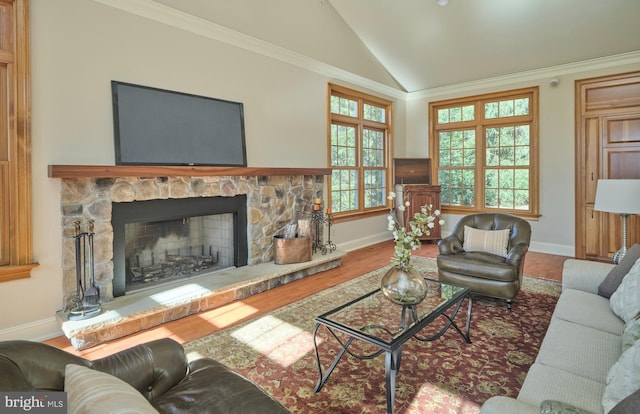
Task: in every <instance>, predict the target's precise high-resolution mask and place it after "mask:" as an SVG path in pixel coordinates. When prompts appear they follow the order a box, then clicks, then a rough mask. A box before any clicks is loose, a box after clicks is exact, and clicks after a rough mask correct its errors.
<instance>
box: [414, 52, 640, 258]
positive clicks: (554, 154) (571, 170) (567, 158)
mask: <svg viewBox="0 0 640 414" xmlns="http://www.w3.org/2000/svg"><path fill="white" fill-rule="evenodd" d="M629 62H632V63H629ZM635 70H640V63H639V58H638V55H637V54H634V55H624V56H622V55H621V56H619V57H614V58H607V59H599V60H593V61H590V62H582V63H580V64H574V65H566V66H560V67H554V68H548V69H544V70H539V71H534V72H527V73H520V74H515V75H511V76H507V77H503V78H495V79H487V80H484V81H481V82H472V83H469V84H465V85H455V86H454V87H450V88H439V89H437V90H430V91H423V92H416V93H411V94H409V98H408V103H407V119H408V121H407V127H406V130H407V134H408V136H407V141H408V144H407V147H408V148H416V149H417V152H416V153H415V154H412V153H411V151H410V150H409V152H408V153H407V155H416V156H418V155H419V156H427V155H428V136H429V120H428V105H429V102H436V101H440V100H444V99H451V98H457V97H461V96H473V95H478V94H482V93H489V92H496V91H504V90H510V89H518V88H523V87H531V86H539V87H540V95H539V96H540V102H539V110H540V118H539V119H540V131H539V132H540V159H539V162H540V212H541V214H542V215H541V217H540V218H539V219H538V220H532V221H530V223H531V227H532V240H531V250H532V251H537V252H542V253H550V254H559V255H565V256H573V255H574V254H575V199H574V194H575V112H574V111H575V103H574V99H575V97H574V96H575V89H574V88H575V80H577V79H585V78H591V77H595V76H602V75H606V74H614V73H624V72H630V71H635ZM553 78H558V79H559V81H560V83H559V84H558V86H555V87H553V86H551V85H550V81H551V79H553ZM444 218H445V220H446V223H445V225H444V228H443V234H445V235H446V234H448V233H450V231H451V229H452V227H453V226H454V224H455V223H456V222H457V221H458V219H459V218H460V216H456V215H448V214H445V215H444Z"/></svg>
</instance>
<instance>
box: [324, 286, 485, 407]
mask: <svg viewBox="0 0 640 414" xmlns="http://www.w3.org/2000/svg"><path fill="white" fill-rule="evenodd" d="M465 297H466V298H467V300H468V308H467V320H466V324H465V331H464V332H463V331H462V330H461V329H460V328H459V327H458V326H457V325H456V323H455V322H454V319H455V317H456V315H457V313H458V310H459V309H460V306H461V305H462V302H463V301H464V298H465ZM465 297H462V299H461V300H460V301H458V302H457V303H456V304H455V306H454V308H453V312H452V313H451V314H450V315H447V314H445V313H444V312H443V313H442V314H441V315H440V316H443V317H444V318H446V319H447V322H446V324H445V326H444V327H443V328H442V329H441V330H440V331H439V332H438V333H436V334H435V335H432V336H429V337H421V336H418V335H417V334H415V335H413V336H412V337H413V338H415V339H417V340H419V341H422V342H428V341H434V340H436V339H438V338H440V337H441V336H442V335H444V333H445V332H446V331H447V330H448V329H449V328H450V327H451V326H453V327H454V329H455V330H456V331H457V332H458V333H459V334H460V335H461V336H462V338H463V339H464V340H465V342H466V343H468V344H470V343H471V338H470V336H469V329H470V327H471V311H472V308H473V302H472V299H471V295H470V294H467V295H465ZM414 322H416V317H415V307H412V306H410V305H406V306H403V308H402V315H401V319H400V330H404V329H405V328H406V327H408V326H410V325H411V324H413V323H414ZM321 326H325V327H326V328H327V329H328V330H329V332H330V333H331V335H332V336H333V337H334V338H335V339H336V341H338V343H339V344H340V346H341V348H342V349H341V350H340V352H338V355H336V357H335V359H334V360H333V363H332V364H331V366H330V367H329V369H328V370H327V372H326V373H324V374H323V372H322V364H321V363H320V353H319V351H318V342H317V334H318V329H319V328H320V327H321ZM368 328H378V329H384V328H382V327H379V326H373V325H371V326H366V327H364V328H363V329H368ZM333 329H336V330H337V331H339V332H342V333H346V334H348V335H349V333H348V332H346V331H343V330H341V329H339V328H338V327H336V326H333V327H332V326H329V325H325V324H323V323H321V322H316V326H315V328H314V329H313V346H314V348H315V353H316V362H317V363H318V371H319V373H320V378H319V379H318V383H317V384H316V387H315V388H314V390H313V391H314V392H319V391H320V390H321V389H322V387H323V386H324V384H325V383H326V382H327V380H328V379H329V376H331V373H332V372H333V370H334V369H335V367H336V366H337V365H338V362H340V360H341V359H342V357H343V356H344V354H345V353H348V354H349V355H351V356H352V357H354V358H357V359H373V358H375V357H377V356H378V355H380V354H382V353H383V352H385V353H386V355H385V364H384V365H385V383H386V384H385V385H386V391H387V413H388V414H393V404H394V400H395V390H396V374H397V373H398V371H399V370H400V362H401V360H402V344H399V345H398V346H397V347H396V348H386V347H384V348H383V347H380V348H381V349H379V350H378V351H375V352H373V353H371V354H367V355H358V354H355V353H353V352H351V351H350V350H349V346H350V345H351V343H352V342H353V340H354V339H358V338H356V337H354V336H351V335H349V337H348V338H347V340H346V341H342V340H341V339H340V338H339V337H338V335H336V333H335V332H334V330H333ZM359 339H362V340H365V341H366V342H368V343H370V344H372V345H377V346H379V345H378V344H375V343H373V342H370V341H367V340H366V338H359Z"/></svg>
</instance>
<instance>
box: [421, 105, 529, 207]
mask: <svg viewBox="0 0 640 414" xmlns="http://www.w3.org/2000/svg"><path fill="white" fill-rule="evenodd" d="M520 94H521V96H519V97H514V98H508V97H507V98H504V97H502V98H501V99H497V100H488V101H486V102H482V101H481V100H479V101H478V103H481V104H480V105H478V106H477V107H478V108H483V110H484V113H480V114H479V115H478V114H475V109H476V104H475V103H474V104H466V103H465V104H463V105H458V106H446V103H443V107H440V108H438V107H435V108H434V114H435V116H436V117H437V125H438V126H439V127H438V128H437V129H436V130H435V131H436V132H435V140H436V141H435V142H436V145H435V146H434V147H433V148H434V149H435V150H436V151H437V154H436V155H437V161H438V162H437V169H438V171H437V176H438V184H439V185H440V186H441V187H442V193H441V204H442V205H443V206H460V207H479V208H480V209H482V208H492V209H505V210H524V211H530V209H531V191H532V189H531V174H532V168H533V167H534V166H533V165H532V160H533V155H532V153H531V151H532V147H531V146H532V136H531V133H532V132H531V125H532V124H531V122H532V119H533V118H532V117H531V110H532V108H531V106H532V104H531V102H532V100H531V98H530V97H529V96H522V95H524V94H523V93H522V92H520ZM503 96H504V95H503ZM530 96H535V95H534V94H532V95H530ZM470 99H471V98H470ZM517 117H520V118H517ZM516 121H517V122H516ZM453 123H456V125H452V124H453ZM476 185H481V186H482V187H481V188H476ZM478 196H480V197H478ZM482 196H483V197H482ZM478 198H480V199H478ZM482 198H484V199H482ZM477 203H479V204H480V205H476V204H477Z"/></svg>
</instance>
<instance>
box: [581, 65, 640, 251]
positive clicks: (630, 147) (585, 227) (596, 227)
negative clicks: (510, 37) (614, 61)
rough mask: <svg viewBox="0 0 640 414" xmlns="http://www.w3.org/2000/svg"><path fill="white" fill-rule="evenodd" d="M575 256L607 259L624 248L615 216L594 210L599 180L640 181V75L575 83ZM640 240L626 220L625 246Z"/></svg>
mask: <svg viewBox="0 0 640 414" xmlns="http://www.w3.org/2000/svg"><path fill="white" fill-rule="evenodd" d="M576 120H577V122H576V125H577V128H576V167H577V171H576V257H578V258H587V259H595V260H609V259H610V258H611V257H612V256H613V254H614V253H615V252H616V251H617V250H618V249H619V248H620V247H621V245H622V220H621V218H620V215H618V214H609V213H604V212H599V211H596V210H594V208H593V207H594V202H595V195H596V187H597V181H598V179H619V178H635V179H640V73H639V72H636V73H630V74H623V75H615V76H608V77H601V78H594V79H585V80H582V81H576ZM636 242H640V220H638V217H637V216H632V217H629V221H628V228H627V247H629V246H631V245H632V244H633V243H636Z"/></svg>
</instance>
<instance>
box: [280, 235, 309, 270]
mask: <svg viewBox="0 0 640 414" xmlns="http://www.w3.org/2000/svg"><path fill="white" fill-rule="evenodd" d="M310 260H311V237H295V238H289V239H285V238H284V237H283V236H274V237H273V261H274V262H275V264H289V263H300V262H308V261H310Z"/></svg>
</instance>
